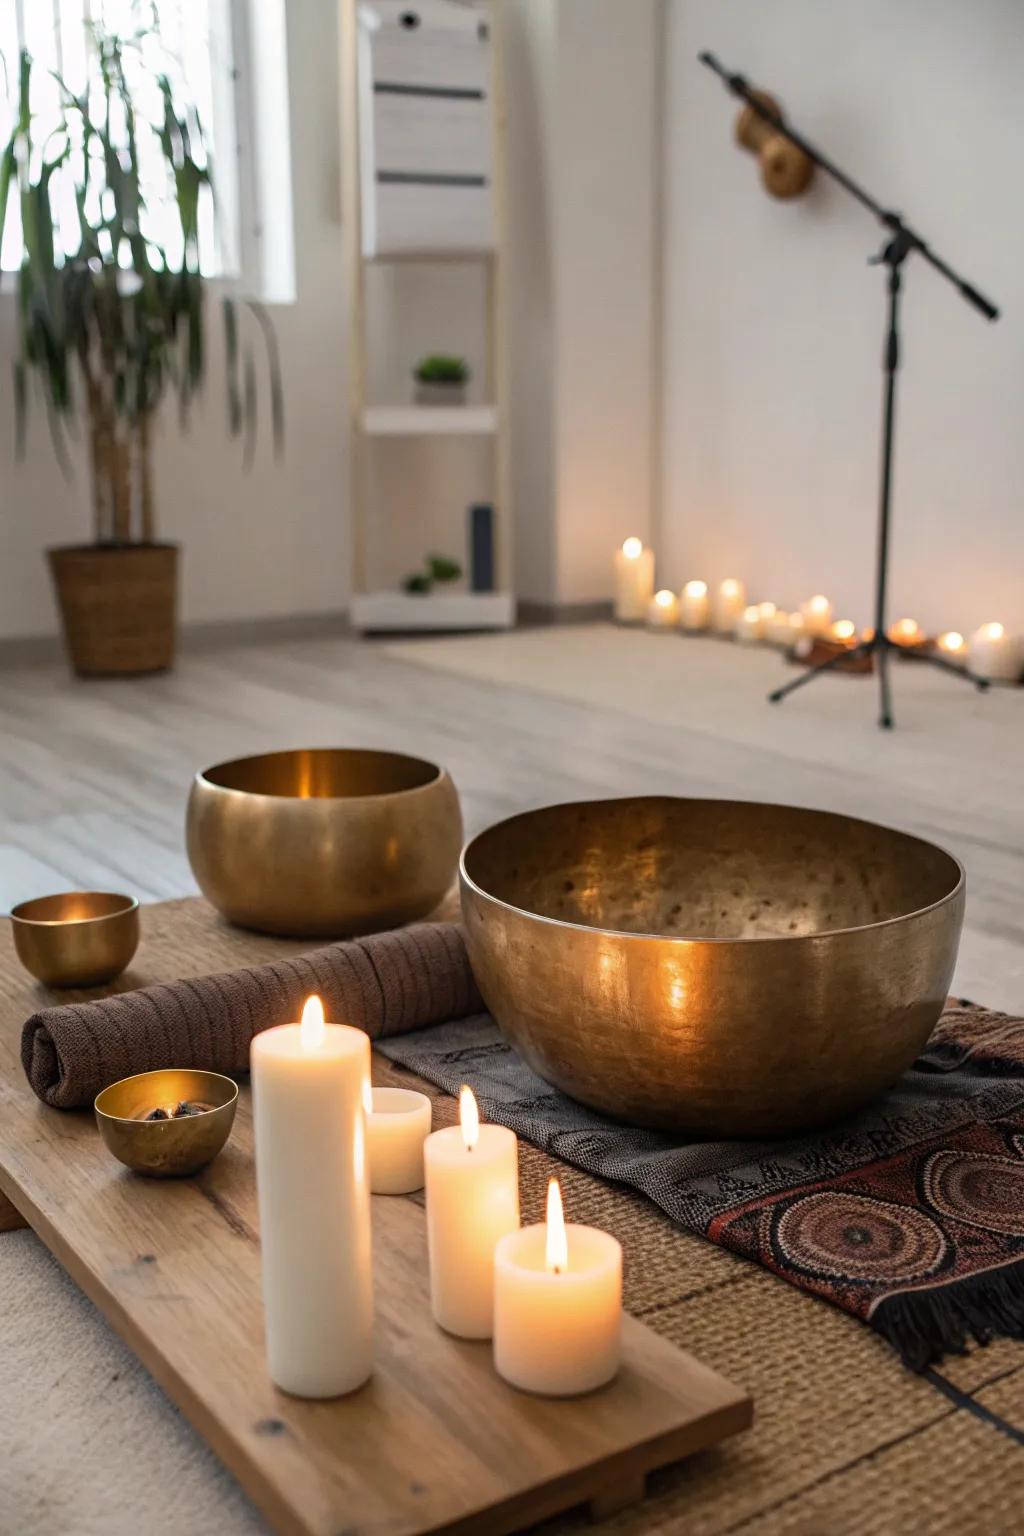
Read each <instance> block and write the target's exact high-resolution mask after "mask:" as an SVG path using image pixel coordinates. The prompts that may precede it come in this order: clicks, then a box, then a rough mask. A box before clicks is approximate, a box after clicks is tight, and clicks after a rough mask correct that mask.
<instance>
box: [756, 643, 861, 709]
mask: <svg viewBox="0 0 1024 1536" xmlns="http://www.w3.org/2000/svg"><path fill="white" fill-rule="evenodd" d="M870 649H871V647H870V646H869V645H867V644H864V645H855V646H854V648H853V650H852V651H838V652H837V653H836V655H835V656H830V657H829V659H828V661H822V662H819V663H818V665H817V666H816V667H808V669H807V671H806V672H805V673H804V674H803V676H802V677H794V678H793V680H792V682H789V683H785V684H783V686H782V687H781V688H776V689H775V691H774V693H770V694H769V695H768V702H769V704H781V703H782V701H783V699H785V698H787V697H788V696H789V694H791V693H795V692H796V690H797V689H798V688H803V687H804V685H805V684H806V683H813V681H814V679H815V678H816V677H820V676H821V674H822V673H823V672H831V671H832V669H833V667H838V666H839V665H840V663H841V662H844V661H852V660H853V658H854V657H855V656H866V655H867V654H868V652H869V651H870Z"/></svg>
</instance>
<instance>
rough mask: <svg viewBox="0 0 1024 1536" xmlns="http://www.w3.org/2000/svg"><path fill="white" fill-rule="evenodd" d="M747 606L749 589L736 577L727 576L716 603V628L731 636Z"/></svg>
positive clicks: (719, 589) (717, 592)
mask: <svg viewBox="0 0 1024 1536" xmlns="http://www.w3.org/2000/svg"><path fill="white" fill-rule="evenodd" d="M746 606H747V589H746V587H745V586H744V585H743V583H742V581H740V580H738V579H737V577H735V576H727V577H726V578H725V580H724V581H723V582H722V583H721V584H720V585H719V587H718V590H717V591H716V593H715V601H714V618H713V622H714V626H715V628H716V629H717V630H718V631H719V633H720V634H723V635H731V634H732V633H733V631H734V630H735V628H736V620H737V619H738V618H739V617H740V615H741V614H742V612H743V610H744V608H745V607H746Z"/></svg>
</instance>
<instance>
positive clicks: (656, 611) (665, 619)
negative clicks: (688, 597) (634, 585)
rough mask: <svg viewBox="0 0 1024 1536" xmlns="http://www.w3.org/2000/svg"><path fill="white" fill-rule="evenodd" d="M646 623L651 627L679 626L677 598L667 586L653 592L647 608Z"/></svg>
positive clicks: (668, 627)
mask: <svg viewBox="0 0 1024 1536" xmlns="http://www.w3.org/2000/svg"><path fill="white" fill-rule="evenodd" d="M647 623H648V626H649V627H650V628H651V629H677V628H678V626H679V599H678V597H677V596H676V594H675V593H674V592H670V591H669V589H668V587H662V589H661V591H660V592H655V594H654V596H653V597H652V598H651V601H650V603H649V604H648V608H647Z"/></svg>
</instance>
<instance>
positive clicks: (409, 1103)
mask: <svg viewBox="0 0 1024 1536" xmlns="http://www.w3.org/2000/svg"><path fill="white" fill-rule="evenodd" d="M432 1115H433V1107H432V1105H431V1103H430V1100H429V1099H428V1098H427V1096H426V1094H425V1093H416V1092H415V1091H414V1089H412V1088H374V1089H373V1091H372V1093H371V1097H370V1112H369V1114H368V1115H367V1117H366V1150H367V1155H368V1157H369V1161H370V1191H371V1193H372V1194H374V1195H409V1194H411V1193H412V1192H413V1190H414V1189H422V1188H423V1143H424V1142H425V1141H426V1139H427V1137H428V1136H429V1135H430V1122H431V1119H432Z"/></svg>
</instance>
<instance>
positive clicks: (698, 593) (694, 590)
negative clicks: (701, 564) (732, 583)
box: [683, 581, 708, 597]
mask: <svg viewBox="0 0 1024 1536" xmlns="http://www.w3.org/2000/svg"><path fill="white" fill-rule="evenodd" d="M683 591H684V592H685V593H686V595H687V597H707V595H708V584H707V582H706V581H688V582H687V583H686V586H685V587H684V588H683Z"/></svg>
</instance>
